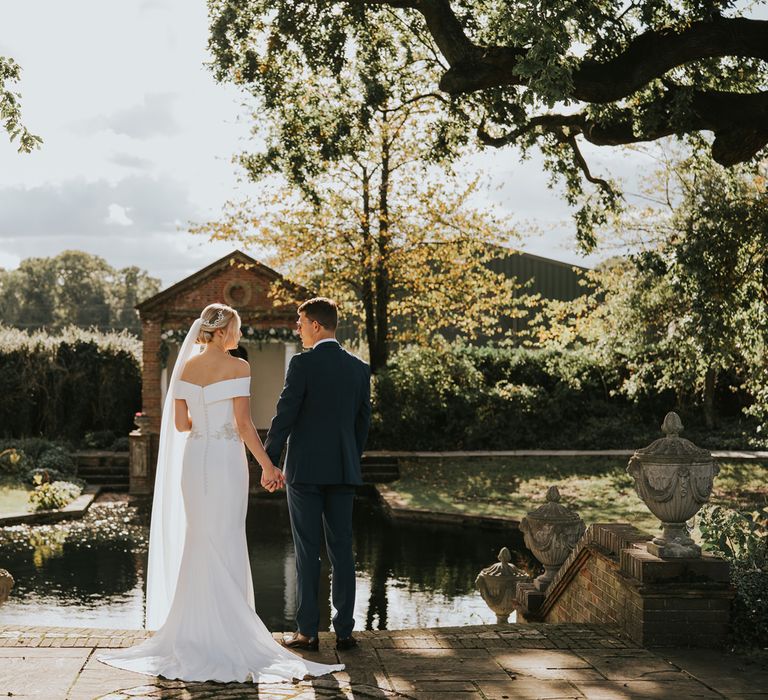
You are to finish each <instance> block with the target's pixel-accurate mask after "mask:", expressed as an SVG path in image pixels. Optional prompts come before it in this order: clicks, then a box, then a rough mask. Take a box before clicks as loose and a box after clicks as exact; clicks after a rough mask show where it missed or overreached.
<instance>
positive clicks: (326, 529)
mask: <svg viewBox="0 0 768 700" xmlns="http://www.w3.org/2000/svg"><path fill="white" fill-rule="evenodd" d="M286 493H287V496H288V512H289V514H290V518H291V532H292V534H293V546H294V549H295V550H296V578H297V588H298V590H297V600H296V602H297V605H296V625H297V627H298V630H299V632H301V633H302V634H304V635H306V636H308V637H316V636H317V632H318V627H319V625H320V609H319V604H318V592H319V587H320V541H321V537H322V535H323V534H325V546H326V550H327V552H328V558H329V559H330V562H331V600H332V602H333V607H334V608H335V613H334V615H333V628H334V630H335V631H336V635H337V636H338V637H339V638H341V639H346V638H347V637H349V636H350V635H351V634H352V630H353V628H354V626H355V620H354V617H353V615H354V612H355V557H354V554H353V552H352V508H353V504H354V499H355V487H354V486H353V485H351V484H298V483H293V484H286Z"/></svg>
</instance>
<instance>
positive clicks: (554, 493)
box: [547, 486, 560, 503]
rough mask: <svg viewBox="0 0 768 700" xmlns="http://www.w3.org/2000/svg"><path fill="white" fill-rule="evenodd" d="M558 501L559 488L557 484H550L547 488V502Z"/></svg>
mask: <svg viewBox="0 0 768 700" xmlns="http://www.w3.org/2000/svg"><path fill="white" fill-rule="evenodd" d="M559 502H560V490H559V489H558V488H557V486H550V487H549V488H548V489H547V503H559Z"/></svg>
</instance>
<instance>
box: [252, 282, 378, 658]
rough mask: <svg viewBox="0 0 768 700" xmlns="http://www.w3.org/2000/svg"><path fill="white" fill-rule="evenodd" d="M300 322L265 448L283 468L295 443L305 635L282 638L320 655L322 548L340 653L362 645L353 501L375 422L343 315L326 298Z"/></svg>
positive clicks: (292, 501)
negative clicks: (357, 632) (357, 629)
mask: <svg viewBox="0 0 768 700" xmlns="http://www.w3.org/2000/svg"><path fill="white" fill-rule="evenodd" d="M298 312H299V319H298V321H297V323H296V327H297V329H298V333H299V336H300V337H301V342H302V345H303V346H304V348H311V351H310V352H306V353H301V354H298V355H294V356H293V357H292V358H291V361H290V364H289V365H288V372H287V374H286V377H285V386H284V387H283V391H282V393H281V394H280V400H279V401H278V403H277V411H276V415H275V417H274V418H273V419H272V425H271V426H270V428H269V433H268V434H267V440H266V442H265V443H264V448H265V449H266V451H267V454H268V455H269V458H270V459H271V460H272V463H273V464H275V465H277V464H278V463H279V459H280V454H281V452H282V451H283V446H284V445H285V443H286V440H287V441H288V452H287V454H286V457H285V465H284V472H285V482H286V491H287V494H288V512H289V513H290V518H291V530H292V532H293V544H294V548H295V549H296V575H297V578H298V600H297V608H296V624H297V627H298V632H297V633H296V634H294V635H293V636H292V637H289V638H286V639H284V640H283V643H284V644H285V646H287V647H290V648H293V649H309V650H312V651H316V650H317V649H318V638H317V633H318V626H319V624H320V611H319V608H318V591H319V585H320V543H321V539H322V535H323V533H324V534H325V546H326V549H327V551H328V557H329V559H330V560H331V568H332V579H331V597H332V600H333V607H334V608H335V609H336V614H335V615H334V616H333V628H334V629H335V630H336V648H337V649H351V648H352V647H354V646H356V645H357V641H356V640H355V639H354V637H352V629H353V627H354V624H355V621H354V619H353V617H352V616H353V613H354V608H355V561H354V555H353V553H352V503H353V501H354V497H355V486H356V485H358V484H362V483H363V480H362V477H361V474H360V457H361V455H362V452H363V447H364V445H365V440H366V437H367V436H368V426H369V424H370V418H371V393H370V379H371V373H370V368H369V367H368V365H367V364H366V363H365V362H363V361H362V360H360V359H358V358H357V357H355V356H354V355H352V354H350V353H348V352H347V351H346V350H344V349H343V348H342V347H341V346H340V345H339V343H338V341H337V340H336V326H337V323H338V311H337V309H336V304H335V302H333V301H331V300H330V299H326V298H324V297H316V298H314V299H310V300H309V301H305V302H304V303H303V304H302V305H301V306H300V307H299V310H298Z"/></svg>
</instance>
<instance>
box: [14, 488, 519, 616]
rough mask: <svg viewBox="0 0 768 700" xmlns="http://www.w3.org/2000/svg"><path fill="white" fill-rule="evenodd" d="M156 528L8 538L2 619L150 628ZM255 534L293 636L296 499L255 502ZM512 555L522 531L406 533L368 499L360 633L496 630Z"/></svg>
mask: <svg viewBox="0 0 768 700" xmlns="http://www.w3.org/2000/svg"><path fill="white" fill-rule="evenodd" d="M147 522H148V509H147V507H146V505H145V506H143V507H140V508H136V507H133V506H128V505H126V504H103V505H101V504H98V505H96V506H94V507H93V508H92V513H89V515H88V516H87V518H86V520H83V521H78V522H77V523H69V524H59V525H53V526H46V527H37V528H31V527H25V526H19V527H16V528H6V529H5V530H2V531H0V546H1V547H2V553H3V558H2V561H3V566H4V567H5V568H7V569H9V570H10V571H11V572H12V573H13V575H14V577H15V579H16V587H15V588H14V590H13V592H12V594H11V598H10V599H9V601H8V602H7V603H6V605H5V606H3V607H2V608H0V621H1V622H4V623H7V624H13V623H16V624H21V623H23V624H47V625H84V626H89V627H126V628H137V627H141V625H142V621H143V616H144V581H145V573H146V563H147V548H146V538H147V533H148V527H147ZM247 530H248V543H249V553H250V558H251V570H252V572H253V582H254V590H255V597H256V611H257V612H258V613H259V615H260V616H261V618H262V619H263V620H264V623H265V624H266V625H267V627H268V628H269V629H270V630H290V629H293V628H294V622H293V619H294V615H295V609H296V597H295V569H294V566H295V560H294V551H293V543H292V541H291V535H290V525H289V522H288V509H287V506H286V504H285V501H284V500H278V499H274V500H273V499H269V500H260V499H257V500H254V501H253V502H252V503H251V507H250V509H249V515H248V521H247ZM502 546H508V547H510V549H516V550H518V551H524V549H523V547H522V542H521V540H520V539H519V535H518V533H516V532H506V531H493V530H490V531H489V530H479V529H476V528H468V527H463V528H462V527H445V526H430V525H424V524H416V523H414V524H395V523H391V522H390V521H388V520H387V519H386V518H384V517H383V516H382V514H381V513H380V512H379V511H378V509H377V508H375V507H373V506H372V505H371V503H370V502H369V501H367V500H365V499H360V500H359V501H358V502H357V503H356V506H355V551H356V555H357V572H358V573H357V583H358V587H357V603H356V607H355V619H356V629H381V630H383V629H400V628H404V627H422V626H433V625H460V624H479V623H490V622H494V621H495V616H494V615H493V613H492V612H491V611H490V610H489V609H488V608H487V607H486V606H485V603H484V602H483V601H482V599H481V598H480V596H479V594H477V592H476V591H475V590H474V580H475V576H476V575H477V573H478V571H479V570H480V569H481V568H483V567H485V566H487V565H488V564H490V563H492V562H493V561H495V557H496V554H497V553H498V551H499V549H500V548H501V547H502ZM521 559H522V560H523V561H530V560H529V559H524V558H523V557H522V556H521ZM322 572H323V573H322V578H321V600H322V601H324V607H323V609H321V629H328V627H329V624H330V619H331V607H330V576H329V569H328V563H327V561H323V568H322Z"/></svg>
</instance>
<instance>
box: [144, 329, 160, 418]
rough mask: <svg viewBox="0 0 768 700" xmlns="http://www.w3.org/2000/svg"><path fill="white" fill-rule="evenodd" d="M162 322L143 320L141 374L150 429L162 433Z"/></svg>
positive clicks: (145, 409)
mask: <svg viewBox="0 0 768 700" xmlns="http://www.w3.org/2000/svg"><path fill="white" fill-rule="evenodd" d="M160 330H161V327H160V320H159V318H156V317H150V318H145V319H142V320H141V335H142V340H143V353H142V358H143V368H142V372H141V403H142V411H143V412H144V413H146V414H147V415H148V416H149V417H150V418H151V419H152V421H151V423H150V429H151V430H153V431H154V432H158V433H159V432H160V414H161V412H162V411H161V406H160V369H161V368H160V358H159V357H158V352H159V351H160Z"/></svg>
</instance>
